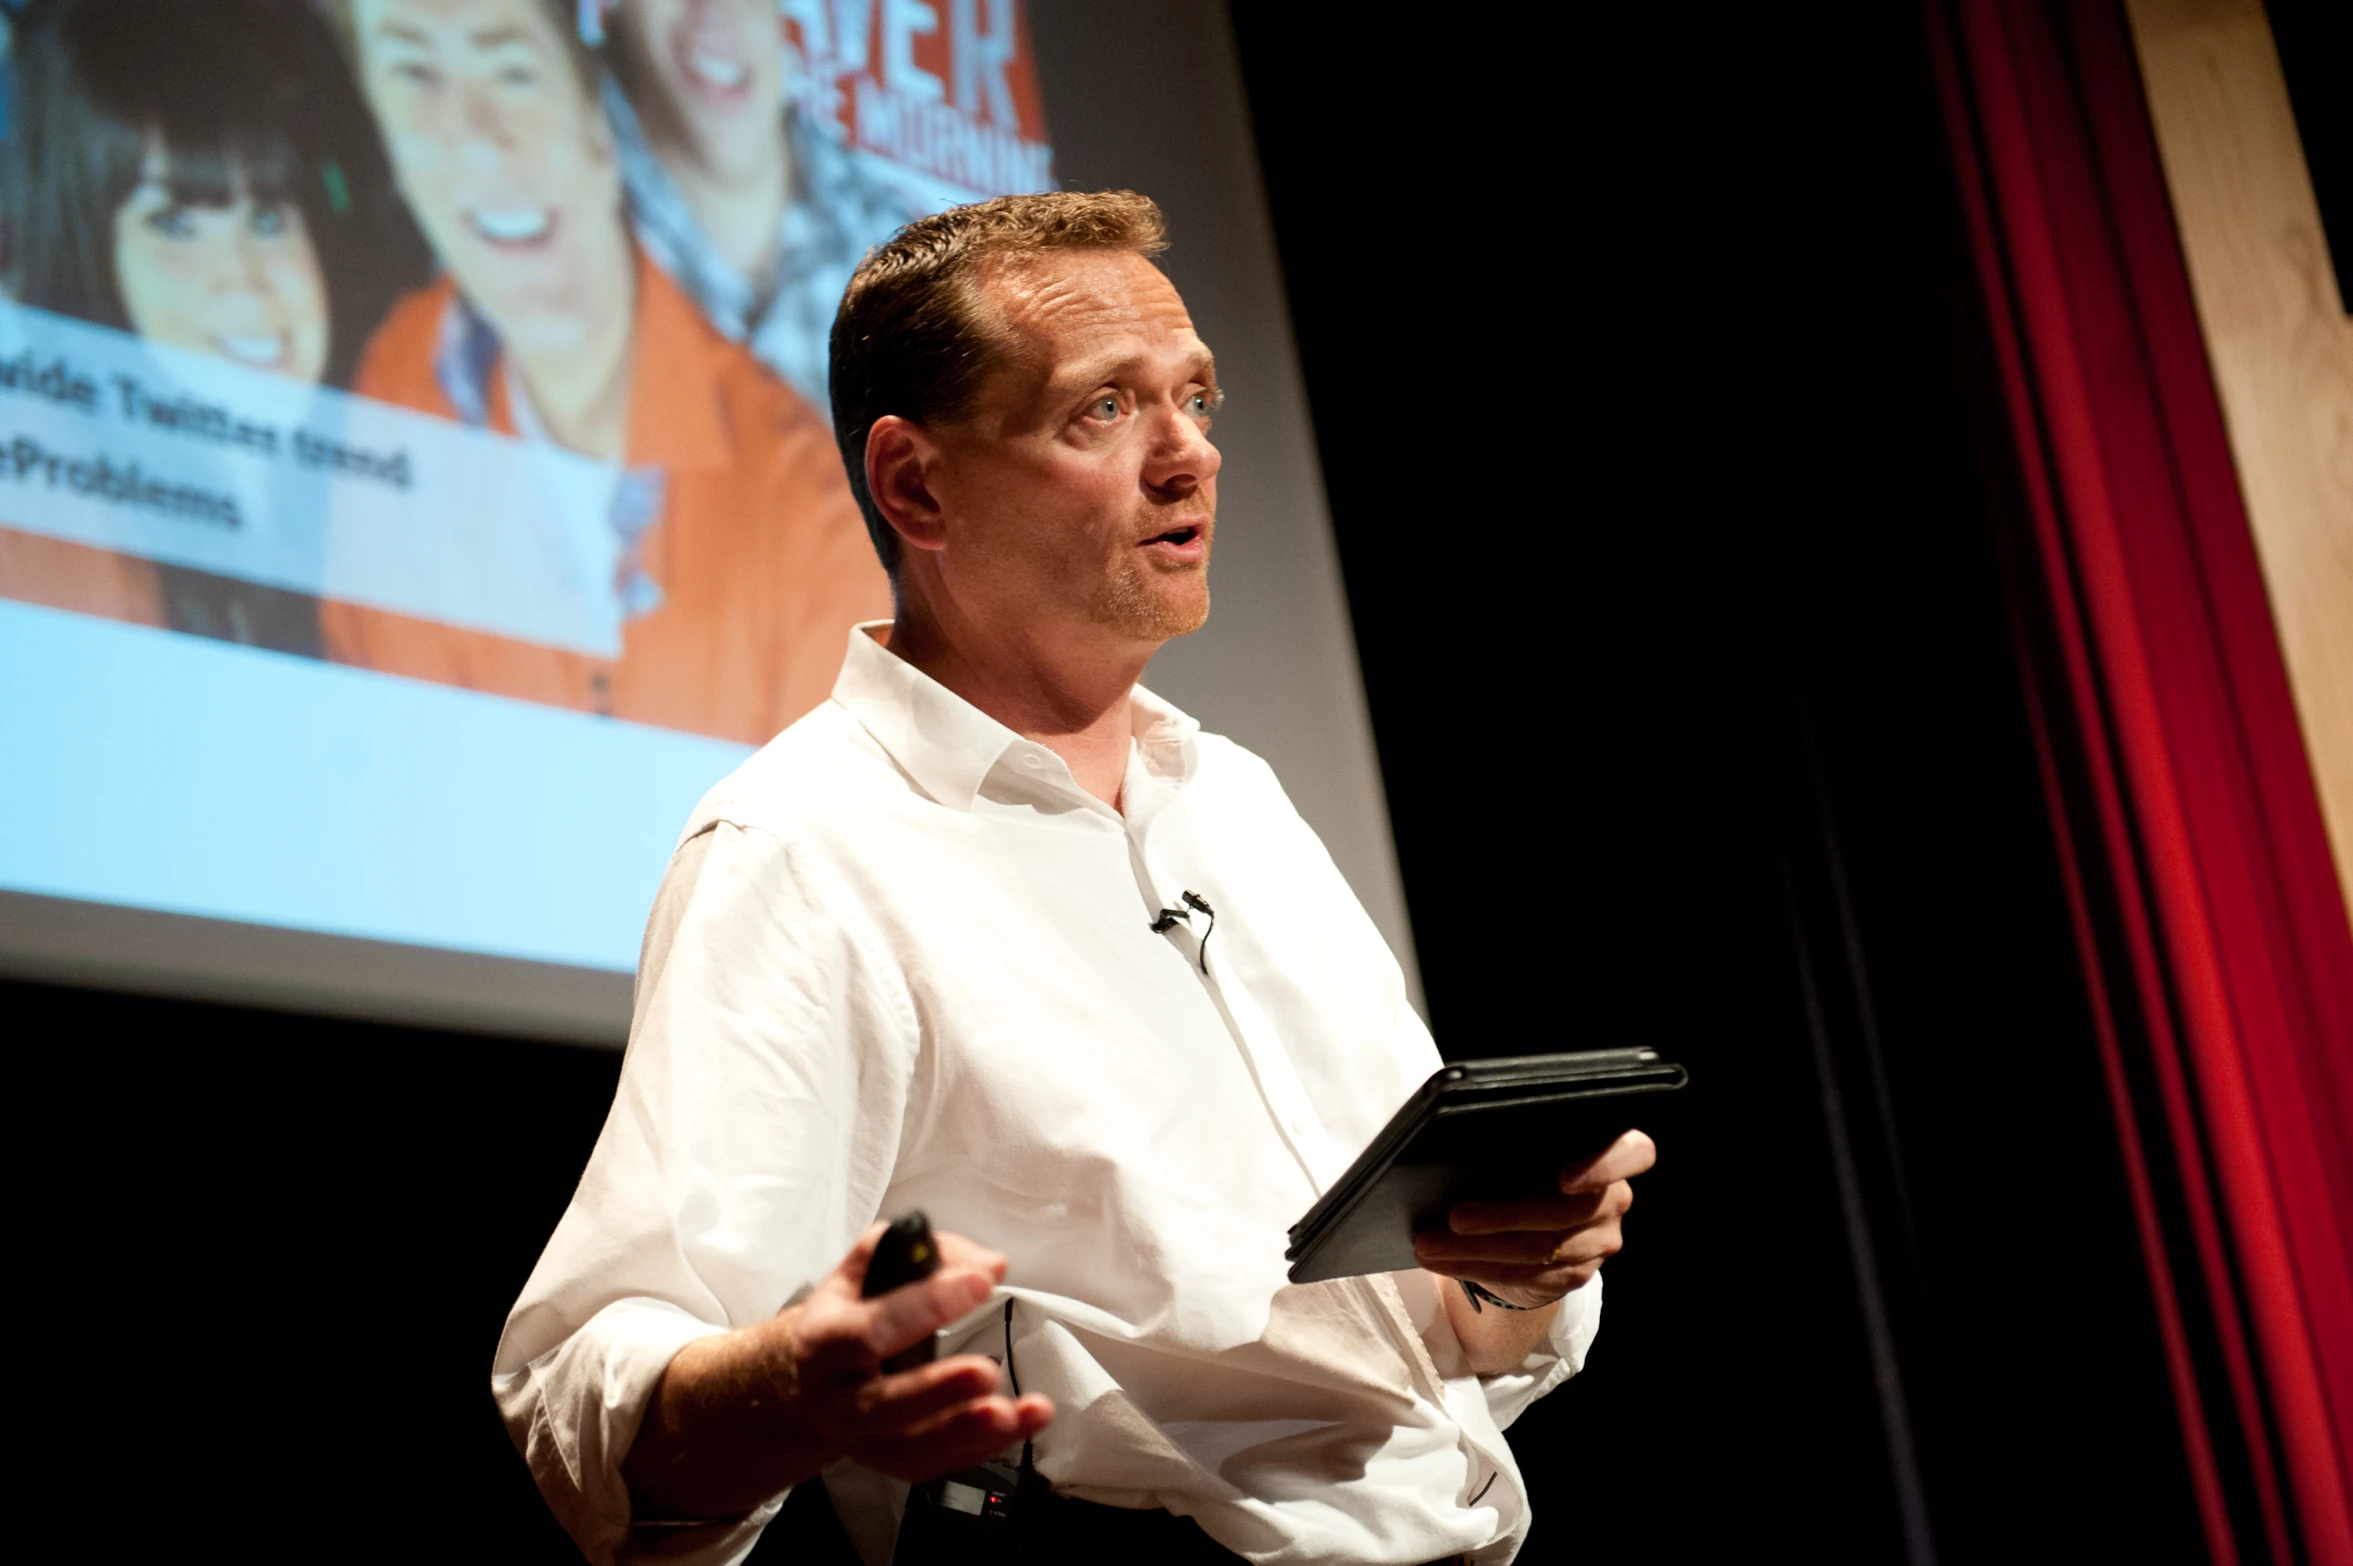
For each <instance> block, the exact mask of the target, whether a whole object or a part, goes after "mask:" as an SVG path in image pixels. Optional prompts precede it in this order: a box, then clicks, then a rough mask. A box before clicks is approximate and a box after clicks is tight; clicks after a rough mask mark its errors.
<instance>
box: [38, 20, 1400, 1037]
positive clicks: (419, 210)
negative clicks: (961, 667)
mask: <svg viewBox="0 0 2353 1566" xmlns="http://www.w3.org/2000/svg"><path fill="white" fill-rule="evenodd" d="M5 15H6V19H7V23H8V37H7V61H6V70H5V75H4V78H0V281H4V283H5V287H6V294H7V297H6V299H5V301H0V757H4V758H5V760H4V762H0V966H5V968H6V969H7V970H8V971H11V972H15V973H19V974H26V975H32V976H38V977H45V978H57V979H64V980H69V981H77V982H93V983H103V984H119V985H126V986H130V987H138V988H149V989H160V990H166V991H177V992H184V993H193V994H199V995H215V996H221V997H226V998H237V999H248V1000H260V1001H264V1002H269V1003H276V1004H287V1005H295V1006H302V1007H312V1008H319V1009H327V1010H336V1011H344V1012H356V1013H360V1014H364V1015H375V1016H383V1017H387V1018H402V1019H410V1020H423V1021H429V1022H439V1023H448V1024H454V1025H464V1026H475V1027H486V1028H494V1029H503V1030H507V1031H513V1032H520V1033H526V1034H535V1035H540V1036H548V1037H565V1038H577V1039H583V1040H593V1041H603V1042H615V1041H618V1040H619V1039H620V1038H621V1037H622V1036H623V1034H624V1033H625V1030H626V1024H627V1008H628V996H629V982H630V974H631V971H632V969H633V967H634V965H635V961H636V954H637V943H638V938H639V934H640V931H641V927H642V925H643V922H644V918H645V914H646V909H647V907H648V904H649V903H650V900H651V896H652V892H653V888H654V885H655V883H656V882H657V881H658V879H659V877H660V875H661V872H662V867H663V865H664V862H665V860H666V859H667V856H668V854H669V851H670V848H671V846H672V842H673V839H674V837H675V835H676V833H677V831H678V829H679V826H680V824H681V823H682V822H683V821H684V819H685V817H686V814H687V812H688V810H689V809H690V807H691V806H692V805H693V803H694V801H695V800H696V798H697V797H698V796H699V795H700V794H701V793H702V792H703V791H704V790H705V789H707V788H708V787H710V786H711V785H712V784H713V783H714V782H716V781H717V780H718V779H719V778H720V777H722V776H723V775H724V774H725V773H726V772H727V771H729V770H730V769H731V768H732V767H734V766H735V765H736V764H737V763H738V762H739V761H740V760H741V759H742V758H743V757H744V756H746V755H748V754H749V753H750V751H751V749H752V748H753V747H755V746H757V745H759V744H760V743H762V742H764V741H765V740H766V739H767V738H769V737H770V736H772V735H773V734H775V733H776V732H777V731H778V730H779V729H781V728H783V727H784V726H785V725H787V724H789V723H790V722H792V721H793V720H794V719H795V718H797V717H799V716H800V715H801V714H802V713H804V712H806V711H807V710H808V709H809V708H810V707H812V706H813V705H815V704H816V703H818V702H820V701H822V700H824V699H825V697H826V694H827V691H828V690H829V689H830V687H831V684H832V680H833V676H834V673H835V671H836V670H837V668H838V667H839V664H840V660H841V652H842V648H843V646H844V644H845V642H846V639H847V637H848V635H849V634H850V629H851V627H852V626H853V625H855V624H856V623H858V622H860V621H863V620H870V619H876V618H883V617H887V615H888V614H889V609H890V596H889V588H888V583H887V581H886V579H885V578H884V576H883V574H882V571H881V568H880V567H879V565H878V564H877V562H876V560H875V557H874V553H873V550H872V547H871V545H870V543H869V541H868V539H867V537H866V534H865V531H864V526H863V524H862V522H861V520H860V518H859V516H858V513H857V509H856V506H855V504H854V502H853V501H852V499H851V496H850V493H849V489H848V485H847V482H846V480H845V478H844V474H843V468H842V463H841V458H840V455H839V453H838V451H837V449H836V446H835V443H834V439H833V434H832V430H831V427H830V424H829V421H828V417H827V400H826V388H825V361H826V337H827V330H828V327H829V326H830V323H831V319H832V314H833V306H834V303H835V301H836V300H837V299H838V298H839V296H840V292H841V289H842V286H843V283H844V282H845V281H846V279H847V278H848V275H849V273H850V270H851V268H852V267H853V266H854V265H855V264H856V262H857V260H858V258H859V256H860V255H861V254H862V253H863V252H864V250H865V249H866V248H867V247H868V246H870V245H872V244H873V243H875V242H877V241H878V240H880V239H881V238H883V237H884V236H885V235H887V234H888V233H890V232H891V231H892V230H893V229H894V228H896V227H897V226H898V225H900V224H901V223H904V222H905V221H907V220H908V219H910V218H912V217H914V216H917V215H919V214H921V213H924V212H928V211H932V210H936V209H938V208H940V207H942V206H944V205H948V204H951V203H955V202H960V201H967V200H972V199H976V198H981V197H986V196H990V195H996V194H1000V193H1006V192H1013V191H1022V190H1035V189H1046V188H1052V187H1054V186H1055V185H1056V184H1057V183H1063V182H1067V183H1073V184H1087V185H1112V184H1117V185H1132V186H1135V187H1136V188H1141V189H1145V190H1147V191H1148V192H1149V193H1151V194H1153V195H1154V196H1156V197H1157V198H1159V199H1161V200H1162V202H1163V205H1164V206H1165V207H1166V208H1167V209H1168V211H1169V214H1170V218H1171V226H1172V231H1173V235H1174V239H1175V246H1174V249H1173V250H1172V252H1171V254H1170V256H1169V258H1168V265H1169V267H1170V271H1171V273H1172V275H1173V276H1175V277H1176V279H1177V281H1178V283H1179V286H1180V287H1181V288H1183V289H1184V290H1185V291H1186V293H1187V295H1188V298H1189V299H1190V300H1191V301H1192V303H1193V305H1194V308H1195V312H1196V317H1197V319H1198V320H1199V321H1200V323H1201V325H1202V328H1203V331H1204V333H1205V335H1207V336H1209V337H1210V339H1211V342H1212V345H1213V346H1214V347H1216V348H1217V350H1218V352H1219V356H1220V363H1221V370H1222V371H1223V372H1224V373H1225V375H1226V376H1227V378H1228V384H1229V389H1230V391H1231V393H1232V400H1231V402H1230V404H1229V409H1230V411H1229V414H1228V415H1227V416H1226V418H1225V419H1224V420H1222V421H1221V426H1220V428H1219V430H1218V432H1217V434H1218V438H1219V440H1220V444H1221V446H1223V447H1224V448H1225V450H1226V455H1227V468H1226V477H1225V478H1224V479H1222V480H1221V483H1222V484H1223V486H1224V492H1223V494H1222V496H1221V526H1220V533H1219V557H1218V565H1217V570H1216V575H1215V581H1216V586H1217V592H1218V607H1217V610H1216V613H1215V614H1214V615H1213V618H1212V622H1211V627H1210V629H1208V630H1207V631H1205V632H1203V633H1200V635H1199V636H1198V637H1196V638H1195V639H1193V641H1192V642H1191V643H1186V644H1179V646H1178V647H1176V648H1172V649H1171V650H1170V651H1169V652H1168V653H1165V654H1164V655H1163V657H1162V659H1161V660H1160V661H1158V662H1157V663H1156V664H1155V666H1154V670H1153V673H1152V675H1151V676H1150V677H1149V678H1150V680H1151V683H1153V684H1154V685H1155V686H1156V687H1157V688H1159V689H1161V690H1162V691H1163V692H1164V693H1165V694H1167V695H1169V696H1170V697H1171V698H1172V699H1174V700H1176V701H1177V702H1178V703H1179V704H1180V705H1184V706H1187V707H1188V708H1189V709H1191V710H1193V711H1194V712H1195V713H1196V715H1197V716H1199V717H1201V718H1202V719H1203V720H1204V722H1206V723H1208V724H1209V725H1210V726H1211V727H1213V728H1219V729H1222V730H1224V731H1226V732H1229V733H1232V734H1234V735H1235V736H1236V737H1237V738H1239V739H1240V740H1242V742H1243V743H1245V744H1248V745H1251V746H1253V747H1254V748H1256V749H1259V750H1260V751H1261V752H1262V753H1264V754H1266V755H1268V757H1269V759H1270V760H1272V761H1273V762H1274V763H1275V764H1276V766H1277V768H1278V770H1279V771H1280V772H1281V773H1282V775H1283V776H1284V777H1285V778H1286V781H1287V782H1289V784H1290V785H1291V787H1292V789H1293V792H1294V795H1295V797H1296V798H1297V799H1298V802H1299V803H1300V805H1301V808H1302V810H1303V812H1304V813H1306V814H1307V816H1308V818H1309V819H1310V821H1311V822H1313V823H1314V824H1315V825H1316V826H1317V827H1318V828H1319V829H1320V830H1321V831H1323V833H1324V834H1325V836H1326V839H1327V841H1328V842H1330V843H1331V845H1332V847H1333V850H1334V854H1335V858H1336V859H1338V860H1339V862H1340V864H1341V867H1342V869H1343V870H1344V871H1345V872H1347V873H1348V874H1349V876H1350V877H1351V879H1352V881H1353V882H1354V883H1355V884H1356V886H1357V887H1358V889H1359V892H1360V894H1361V895H1363V896H1364V897H1365V899H1366V902H1367V904H1368V906H1369V907H1370V908H1371V909H1372V910H1373V912H1374V915H1375V917H1376V919H1377V920H1378V921H1379V922H1380V923H1381V924H1382V925H1383V927H1384V929H1385V930H1386V931H1387V932H1388V933H1389V934H1390V936H1391V938H1392V941H1393V942H1394V943H1396V944H1397V946H1398V949H1399V951H1400V953H1401V955H1402V956H1404V957H1405V959H1406V961H1407V963H1408V968H1409V971H1410V966H1411V956H1410V951H1409V949H1408V948H1407V945H1406V932H1405V922H1404V915H1403V907H1402V902H1401V899H1400V897H1399V894H1398V889H1397V882H1396V874H1395V868H1394V864H1393V859H1392V855H1391V850H1390V847H1389V841H1388V833H1387V827H1386V821H1385V817H1384V814H1383V810H1382V805H1381V799H1380V790H1379V784H1378V777H1377V772H1376V769H1375V765H1374V760H1373V752H1372V744H1371V739H1370V736H1369V733H1368V732H1367V729H1366V725H1365V719H1364V713H1363V702H1362V696H1361V692H1360V690H1359V688H1358V681H1357V675H1356V670H1355V661H1354V654H1353V643H1352V641H1351V639H1350V630H1349V626H1348V622H1347V616H1346V610H1345V602H1344V598H1343V596H1342V594H1341V591H1340V585H1339V579H1338V572H1337V568H1336V564H1335V561H1334V556H1333V551H1332V547H1331V539H1330V533H1329V524H1328V521H1327V518H1326V516H1325V514H1324V509H1323V498H1322V492H1321V485H1320V481H1319V480H1318V477H1317V474H1316V471H1315V465H1314V456H1313V446H1312V440H1311V437H1310V433H1309V426H1308V423H1307V417H1306V411H1305V408H1304V402H1303V398H1302V395H1301V393H1300V390H1299V381H1298V375H1297V369H1296V366H1295V364H1294V363H1293V362H1292V359H1291V348H1290V339H1289V332H1288V323H1287V321H1286V320H1285V319H1284V317H1283V311H1282V305H1281V293H1280V285H1279V279H1278V276H1277V272H1276V267H1275V263H1274V258H1273V255H1272V247H1271V243H1270V241H1269V237H1268V233H1267V226H1266V220H1265V217H1264V214H1263V211H1262V209H1261V205H1260V201H1259V197H1258V194H1257V185H1256V178H1257V175H1256V168H1255V162H1254V159H1253V156H1252V154H1251V150H1250V145H1249V136H1248V127H1247V123H1246V117H1245V114H1244V109H1243V103H1242V99H1241V95H1240V92H1239V88H1238V85H1237V82H1236V80H1235V73H1234V66H1233V62H1232V55H1231V48H1230V43H1229V42H1228V40H1227V39H1226V38H1225V36H1224V33H1223V22H1222V16H1221V15H1218V14H1215V13H1212V14H1208V15H1204V14H1202V11H1201V9H1200V8H1192V7H1178V6H1173V5H1167V6H1158V5H1145V6H1139V7H1136V8H1133V9H1132V10H1131V9H1129V8H1124V7H1123V8H1111V10H1110V12H1109V14H1106V13H1105V12H1104V11H1103V10H1102V9H1101V8H1083V7H1078V6H1075V5H1073V6H1039V7H1037V8H1035V12H1034V14H1033V12H1032V10H1031V9H1030V8H1027V7H1024V6H1023V5H1020V4H1017V3H1011V0H939V3H928V0H850V3H845V0H785V3H784V4H783V5H782V6H781V7H780V6H779V5H778V4H777V3H776V0H619V3H614V0H333V3H328V4H312V3H304V0H277V3H271V0H236V3H224V0H142V3H139V4H113V3H107V0H80V3H69V4H50V3H42V0H36V3H32V4H25V5H17V6H11V7H9V8H8V9H7V10H6V13H5ZM1050 127H1051V131H1052V134H1050ZM1221 330H1222V331H1224V332H1225V333H1227V334H1228V335H1227V336H1226V337H1225V338H1224V339H1222V340H1221V338H1220V336H1219V333H1220V331H1221Z"/></svg>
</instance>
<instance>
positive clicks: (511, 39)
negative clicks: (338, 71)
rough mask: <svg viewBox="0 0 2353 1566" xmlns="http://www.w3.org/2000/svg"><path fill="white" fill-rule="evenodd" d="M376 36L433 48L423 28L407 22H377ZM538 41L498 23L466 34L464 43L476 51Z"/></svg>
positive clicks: (528, 31) (523, 31)
mask: <svg viewBox="0 0 2353 1566" xmlns="http://www.w3.org/2000/svg"><path fill="white" fill-rule="evenodd" d="M376 35H377V36H378V37H379V38H387V39H390V40H392V41H393V42H396V43H405V44H414V45H416V46H417V47H418V48H420V49H430V48H432V47H433V39H432V36H431V35H430V34H428V33H427V32H426V31H425V30H424V29H423V28H421V27H418V26H416V25H414V24H413V23H409V22H379V23H377V24H376ZM538 41H539V40H538V39H537V37H535V36H534V35H533V33H532V31H531V29H530V28H528V27H519V26H517V25H516V24H515V23H513V22H499V23H496V24H494V25H492V26H489V27H481V28H477V29H475V30H474V31H473V32H470V33H468V34H466V42H467V43H469V44H471V45H473V46H474V47H475V48H477V49H496V48H498V47H500V46H501V45H503V44H511V43H519V44H526V45H530V44H536V43H537V42H538Z"/></svg>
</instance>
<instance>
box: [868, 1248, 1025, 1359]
mask: <svg viewBox="0 0 2353 1566" xmlns="http://www.w3.org/2000/svg"><path fill="white" fill-rule="evenodd" d="M1001 1271H1002V1269H1001V1268H1000V1269H983V1268H977V1267H942V1268H941V1269H940V1270H939V1271H938V1272H935V1273H933V1274H932V1275H931V1276H930V1277H928V1278H922V1279H918V1280H917V1281H916V1282H914V1283H908V1284H902V1285H900V1286H899V1287H898V1288H895V1289H893V1290H891V1291H890V1292H889V1293H888V1294H885V1295H883V1296H881V1297H880V1298H879V1299H876V1300H873V1301H871V1302H869V1303H868V1304H867V1306H866V1310H867V1318H866V1331H865V1338H866V1346H867V1347H868V1348H869V1349H871V1350H873V1352H874V1356H875V1357H876V1358H877V1359H888V1358H889V1357H890V1356H891V1355H893V1354H896V1353H898V1352H899V1351H900V1350H901V1349H907V1348H912V1347H914V1346H915V1345H916V1344H917V1343H920V1342H922V1341H923V1339H924V1338H925V1337H927V1336H929V1335H930V1334H931V1333H934V1332H936V1331H938V1330H939V1329H940V1328H942V1327H944V1326H946V1325H947V1324H948V1323H949V1322H951V1321H954V1320H955V1319H956V1318H957V1317H959V1316H962V1315H964V1314H965V1313H966V1312H968V1311H970V1310H973V1309H974V1308H976V1307H977V1306H979V1305H980V1304H981V1302H982V1301H984V1300H986V1299H987V1298H988V1297H989V1293H990V1291H991V1290H992V1289H994V1288H995V1287H996V1282H997V1276H998V1274H999V1273H1000V1272H1001Z"/></svg>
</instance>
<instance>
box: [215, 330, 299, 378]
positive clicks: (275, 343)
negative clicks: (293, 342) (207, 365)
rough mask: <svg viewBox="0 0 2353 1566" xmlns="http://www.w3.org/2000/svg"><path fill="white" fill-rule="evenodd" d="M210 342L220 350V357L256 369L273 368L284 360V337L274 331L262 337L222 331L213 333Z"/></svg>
mask: <svg viewBox="0 0 2353 1566" xmlns="http://www.w3.org/2000/svg"><path fill="white" fill-rule="evenodd" d="M212 343H213V346H214V347H215V348H217V349H218V350H220V354H221V357H222V358H224V359H234V360H236V361H237V362H238V363H239V364H250V365H252V366H254V367H255V368H256V369H262V370H275V369H277V368H278V367H279V366H280V365H282V364H284V363H285V362H286V339H285V338H284V337H281V336H278V335H277V334H275V333H272V334H271V335H269V336H266V337H262V336H254V335H251V334H248V333H244V332H222V333H216V334H214V336H213V340H212Z"/></svg>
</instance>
